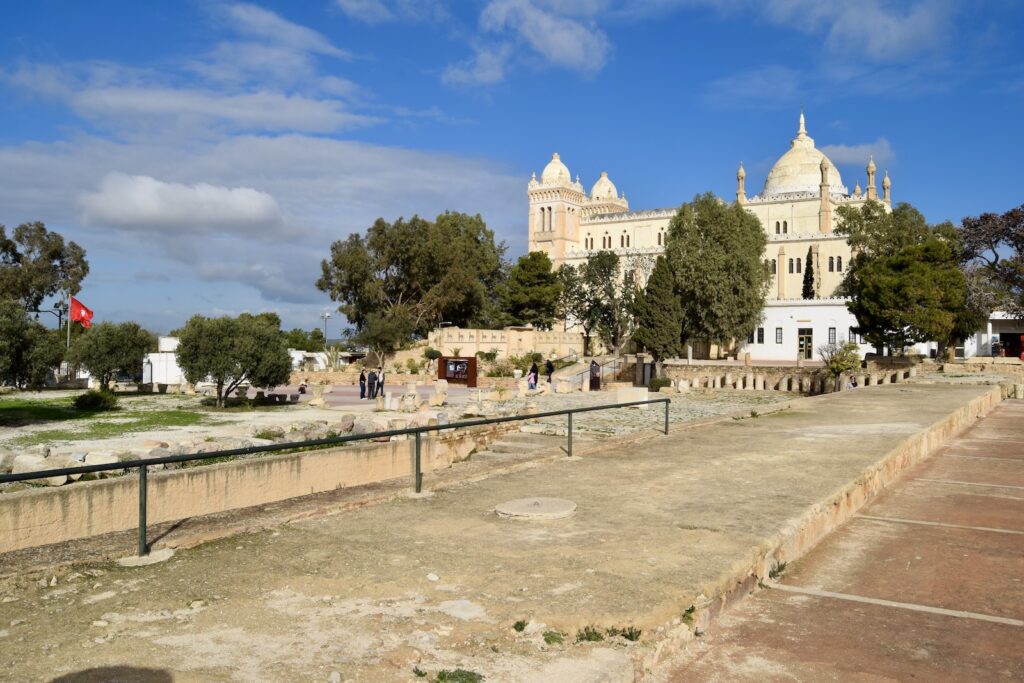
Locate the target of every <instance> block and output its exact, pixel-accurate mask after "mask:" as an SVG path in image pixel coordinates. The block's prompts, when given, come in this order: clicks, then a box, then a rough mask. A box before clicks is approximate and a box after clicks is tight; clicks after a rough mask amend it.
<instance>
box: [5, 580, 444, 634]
mask: <svg viewBox="0 0 1024 683" xmlns="http://www.w3.org/2000/svg"><path fill="white" fill-rule="evenodd" d="M440 580H441V577H440V576H438V575H437V574H435V573H433V572H431V573H429V574H427V581H440ZM12 626H13V624H12Z"/></svg>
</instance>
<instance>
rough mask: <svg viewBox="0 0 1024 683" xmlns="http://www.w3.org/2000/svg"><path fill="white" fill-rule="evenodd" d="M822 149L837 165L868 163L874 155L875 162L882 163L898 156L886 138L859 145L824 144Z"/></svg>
mask: <svg viewBox="0 0 1024 683" xmlns="http://www.w3.org/2000/svg"><path fill="white" fill-rule="evenodd" d="M821 151H822V152H824V153H825V156H827V157H828V158H829V159H831V160H832V163H834V164H837V165H842V164H851V165H852V164H867V161H868V158H869V157H874V159H875V163H876V164H878V165H882V164H887V163H889V162H891V161H892V160H893V159H895V158H896V153H895V152H894V151H893V149H892V145H891V144H889V141H888V140H886V139H885V138H878V139H877V140H875V141H874V142H865V143H862V144H859V145H823V146H822V147H821Z"/></svg>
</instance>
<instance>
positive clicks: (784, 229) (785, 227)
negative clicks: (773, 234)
mask: <svg viewBox="0 0 1024 683" xmlns="http://www.w3.org/2000/svg"><path fill="white" fill-rule="evenodd" d="M788 232H789V223H787V222H786V221H782V233H783V234H786V233H788Z"/></svg>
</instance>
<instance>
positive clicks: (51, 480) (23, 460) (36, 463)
mask: <svg viewBox="0 0 1024 683" xmlns="http://www.w3.org/2000/svg"><path fill="white" fill-rule="evenodd" d="M46 461H47V458H43V457H41V456H38V455H19V456H17V457H16V458H14V462H13V463H11V474H27V473H29V472H39V471H41V470H48V469H55V468H56V467H62V465H54V464H52V463H48V462H46ZM67 480H68V478H67V477H66V476H57V477H47V478H46V479H36V480H34V481H35V482H36V483H40V484H46V485H47V486H62V485H63V484H64V483H66V482H67Z"/></svg>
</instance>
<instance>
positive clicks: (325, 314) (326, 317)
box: [320, 311, 331, 351]
mask: <svg viewBox="0 0 1024 683" xmlns="http://www.w3.org/2000/svg"><path fill="white" fill-rule="evenodd" d="M320 317H321V318H323V321H324V351H326V350H327V321H328V320H330V319H331V312H330V311H324V312H323V313H321V314H320Z"/></svg>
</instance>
